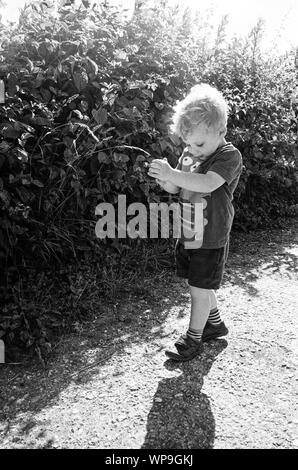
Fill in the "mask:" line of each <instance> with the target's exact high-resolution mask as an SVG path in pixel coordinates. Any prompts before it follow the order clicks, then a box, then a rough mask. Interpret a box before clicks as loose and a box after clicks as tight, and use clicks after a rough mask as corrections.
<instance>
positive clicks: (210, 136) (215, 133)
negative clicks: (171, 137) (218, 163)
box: [184, 123, 225, 159]
mask: <svg viewBox="0 0 298 470" xmlns="http://www.w3.org/2000/svg"><path fill="white" fill-rule="evenodd" d="M224 134H225V133H224V131H222V130H215V129H213V128H212V127H209V128H208V127H207V126H206V124H203V123H202V124H199V125H198V126H197V127H196V128H195V129H194V130H193V131H192V132H191V133H189V134H187V136H186V137H185V139H184V142H185V144H186V145H187V146H188V150H189V152H190V153H191V154H192V155H193V156H194V157H200V158H202V159H205V158H207V157H209V155H211V154H212V153H214V152H215V150H216V149H217V148H218V147H219V146H220V145H222V144H224V142H225V139H224Z"/></svg>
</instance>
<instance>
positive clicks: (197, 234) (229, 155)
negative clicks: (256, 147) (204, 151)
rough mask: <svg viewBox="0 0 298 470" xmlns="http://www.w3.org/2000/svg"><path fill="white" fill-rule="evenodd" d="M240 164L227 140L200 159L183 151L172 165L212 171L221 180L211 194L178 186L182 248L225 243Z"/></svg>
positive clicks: (186, 168)
mask: <svg viewBox="0 0 298 470" xmlns="http://www.w3.org/2000/svg"><path fill="white" fill-rule="evenodd" d="M242 167H243V165H242V157H241V153H240V152H239V150H238V149H236V147H234V146H233V145H232V144H231V143H227V144H224V145H223V146H221V147H218V149H217V150H216V151H215V152H214V153H213V154H212V155H210V156H209V157H207V159H205V160H203V161H202V160H200V159H199V158H198V157H194V156H192V155H191V154H190V153H189V152H188V150H187V149H186V150H184V152H183V154H182V155H181V157H180V159H179V162H178V165H177V167H176V168H177V169H178V170H182V171H188V172H194V173H202V174H206V173H207V172H208V171H214V172H215V173H217V174H218V175H220V176H221V177H222V178H224V180H225V183H224V184H223V185H222V186H220V187H219V188H217V189H216V190H215V191H212V192H211V193H200V192H195V191H188V190H186V189H183V188H181V190H180V203H181V213H182V222H183V229H182V233H181V238H180V240H181V242H183V243H184V246H185V248H191V249H195V248H220V247H222V246H224V245H225V244H226V243H227V241H228V239H229V234H230V231H231V228H232V223H233V218H234V207H233V204H232V200H233V193H234V191H235V189H236V186H237V184H238V181H239V178H240V174H241V171H242ZM194 203H196V204H194Z"/></svg>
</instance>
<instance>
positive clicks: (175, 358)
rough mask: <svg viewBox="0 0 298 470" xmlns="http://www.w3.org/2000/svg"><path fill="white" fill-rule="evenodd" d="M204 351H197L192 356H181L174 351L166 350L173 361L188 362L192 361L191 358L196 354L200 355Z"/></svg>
mask: <svg viewBox="0 0 298 470" xmlns="http://www.w3.org/2000/svg"><path fill="white" fill-rule="evenodd" d="M201 352H202V351H198V352H195V353H192V354H191V355H190V356H187V357H186V356H180V354H176V353H174V352H172V351H165V354H166V356H168V358H170V359H173V361H177V362H186V361H191V359H194V358H195V357H196V356H199V355H200V354H201Z"/></svg>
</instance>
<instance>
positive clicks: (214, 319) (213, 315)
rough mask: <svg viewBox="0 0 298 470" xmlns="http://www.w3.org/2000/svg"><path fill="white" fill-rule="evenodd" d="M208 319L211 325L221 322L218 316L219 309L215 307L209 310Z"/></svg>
mask: <svg viewBox="0 0 298 470" xmlns="http://www.w3.org/2000/svg"><path fill="white" fill-rule="evenodd" d="M208 321H209V323H211V324H212V325H219V324H220V323H221V322H222V319H221V318H220V315H219V311H218V308H217V307H216V308H213V309H212V310H210V313H209V317H208Z"/></svg>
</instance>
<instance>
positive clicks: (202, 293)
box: [190, 286, 210, 299]
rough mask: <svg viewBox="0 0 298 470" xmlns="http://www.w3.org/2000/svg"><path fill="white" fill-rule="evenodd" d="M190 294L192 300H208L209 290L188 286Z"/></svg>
mask: <svg viewBox="0 0 298 470" xmlns="http://www.w3.org/2000/svg"><path fill="white" fill-rule="evenodd" d="M190 293H191V296H192V297H193V298H200V299H202V298H205V297H206V298H209V296H210V289H201V287H194V286H190Z"/></svg>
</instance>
